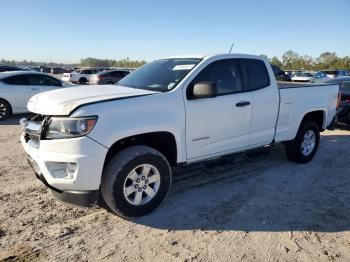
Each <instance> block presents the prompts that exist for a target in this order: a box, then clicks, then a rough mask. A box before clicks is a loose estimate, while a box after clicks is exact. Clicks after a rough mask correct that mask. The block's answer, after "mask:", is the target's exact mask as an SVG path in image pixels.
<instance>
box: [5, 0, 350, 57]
mask: <svg viewBox="0 0 350 262" xmlns="http://www.w3.org/2000/svg"><path fill="white" fill-rule="evenodd" d="M0 25H1V27H0V59H1V58H4V59H10V60H17V61H21V60H24V59H25V60H28V61H29V60H32V61H42V62H60V63H77V62H79V61H80V59H82V58H86V57H95V58H101V59H107V58H108V59H121V58H126V57H129V58H130V59H136V60H141V59H143V60H146V61H151V60H153V59H157V58H161V57H164V56H172V55H181V54H211V53H226V52H228V51H229V49H230V46H231V44H232V43H233V42H234V43H235V45H234V47H233V49H232V52H233V53H248V54H257V55H260V54H265V55H267V56H269V57H272V56H277V57H281V56H282V54H283V53H284V52H285V51H287V50H294V51H296V52H297V53H298V54H300V55H310V56H313V57H318V56H319V55H320V54H321V53H322V52H325V51H332V52H336V53H337V55H338V56H346V55H348V56H350V0H294V1H284V0H264V1H263V0H231V1H230V0H215V1H213V0H202V1H200V0H169V1H168V0H154V1H152V0H148V1H146V0H144V1H142V0H139V1H137V0H129V1H128V0H123V1H119V0H114V1H113V0H75V1H73V0H59V1H51V0H1V5H0Z"/></svg>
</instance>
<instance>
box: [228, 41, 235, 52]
mask: <svg viewBox="0 0 350 262" xmlns="http://www.w3.org/2000/svg"><path fill="white" fill-rule="evenodd" d="M234 45H235V43H234V42H233V43H232V45H231V48H230V51H229V52H228V53H229V54H231V51H232V47H233V46H234Z"/></svg>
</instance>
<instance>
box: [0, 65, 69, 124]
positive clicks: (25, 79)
mask: <svg viewBox="0 0 350 262" xmlns="http://www.w3.org/2000/svg"><path fill="white" fill-rule="evenodd" d="M62 87H68V85H67V84H66V83H64V82H62V81H60V80H58V79H56V78H54V77H51V76H49V75H46V74H43V73H38V72H34V71H12V72H4V73H0V120H2V119H5V118H7V117H9V116H10V115H11V114H18V113H26V112H28V109H27V102H28V100H29V98H30V97H31V96H33V95H36V94H39V93H41V92H45V91H50V90H54V89H57V88H62Z"/></svg>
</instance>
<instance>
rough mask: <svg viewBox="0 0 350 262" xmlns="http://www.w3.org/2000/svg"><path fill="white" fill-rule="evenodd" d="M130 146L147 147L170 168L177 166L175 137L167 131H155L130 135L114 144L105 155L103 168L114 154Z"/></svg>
mask: <svg viewBox="0 0 350 262" xmlns="http://www.w3.org/2000/svg"><path fill="white" fill-rule="evenodd" d="M131 145H144V146H149V147H151V148H153V149H156V150H158V151H159V152H161V153H162V154H163V155H164V156H165V158H166V159H167V160H168V161H169V163H170V165H171V166H175V165H176V164H177V158H178V155H177V154H178V148H177V143H176V138H175V135H174V134H173V133H171V132H169V131H157V132H147V133H142V134H136V135H131V136H128V137H124V138H121V139H119V140H118V141H116V142H114V143H113V144H112V146H111V147H110V148H109V150H108V152H107V154H106V157H105V162H104V168H105V167H106V165H107V164H108V162H109V160H110V159H111V158H112V157H113V156H114V155H115V154H117V153H118V152H120V151H121V150H123V149H124V148H127V147H129V146H131Z"/></svg>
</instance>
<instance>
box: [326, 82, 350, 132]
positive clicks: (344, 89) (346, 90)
mask: <svg viewBox="0 0 350 262" xmlns="http://www.w3.org/2000/svg"><path fill="white" fill-rule="evenodd" d="M326 83H330V84H338V85H339V91H340V95H341V98H340V99H341V100H340V105H339V107H338V109H337V116H338V124H340V125H343V126H348V127H350V76H343V77H337V78H333V79H331V80H328V81H326Z"/></svg>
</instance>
